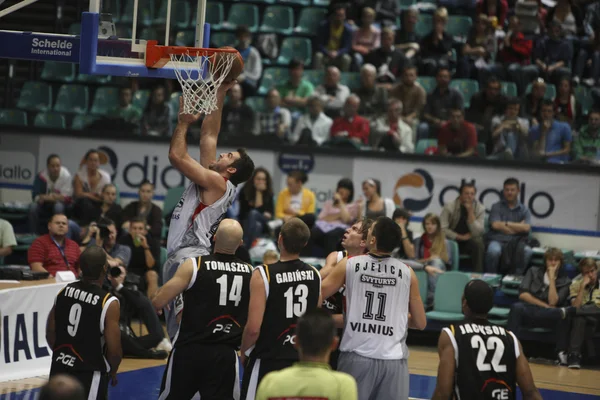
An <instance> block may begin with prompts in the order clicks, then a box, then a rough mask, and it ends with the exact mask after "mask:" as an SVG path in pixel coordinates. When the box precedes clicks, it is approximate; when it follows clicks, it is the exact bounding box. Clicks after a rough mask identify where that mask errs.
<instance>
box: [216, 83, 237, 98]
mask: <svg viewBox="0 0 600 400" xmlns="http://www.w3.org/2000/svg"><path fill="white" fill-rule="evenodd" d="M237 83H238V81H237V80H236V79H234V80H232V81H229V82H223V83H221V86H219V88H218V89H217V94H219V95H222V96H225V93H227V92H228V91H229V89H231V88H232V87H234V86H235V85H236V84H237Z"/></svg>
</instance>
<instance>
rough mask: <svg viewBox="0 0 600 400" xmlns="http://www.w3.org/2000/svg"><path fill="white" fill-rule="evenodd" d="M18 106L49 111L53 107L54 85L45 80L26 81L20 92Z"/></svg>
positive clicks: (31, 109)
mask: <svg viewBox="0 0 600 400" xmlns="http://www.w3.org/2000/svg"><path fill="white" fill-rule="evenodd" d="M17 108H21V109H23V110H30V111H47V110H50V109H51V108H52V86H50V85H48V84H47V83H45V82H25V84H24V85H23V87H22V88H21V93H20V94H19V101H17Z"/></svg>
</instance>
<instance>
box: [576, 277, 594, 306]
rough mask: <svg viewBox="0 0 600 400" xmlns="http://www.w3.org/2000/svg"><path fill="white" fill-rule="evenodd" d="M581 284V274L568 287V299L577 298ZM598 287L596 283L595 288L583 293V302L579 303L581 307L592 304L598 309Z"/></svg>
mask: <svg viewBox="0 0 600 400" xmlns="http://www.w3.org/2000/svg"><path fill="white" fill-rule="evenodd" d="M582 283H583V276H582V275H581V274H579V275H577V276H576V277H575V278H574V279H573V281H572V282H571V286H570V287H569V299H575V298H577V295H578V294H579V288H580V287H581V284H582ZM599 286H600V285H599V283H598V282H596V286H595V287H593V288H590V289H589V290H587V289H586V291H585V293H584V294H583V301H582V302H581V305H584V304H588V303H593V304H595V305H596V307H600V287H599Z"/></svg>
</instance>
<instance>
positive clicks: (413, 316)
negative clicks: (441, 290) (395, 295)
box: [408, 268, 427, 330]
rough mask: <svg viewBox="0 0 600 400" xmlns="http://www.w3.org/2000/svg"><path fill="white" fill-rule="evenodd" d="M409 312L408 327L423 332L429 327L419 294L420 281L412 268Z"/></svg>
mask: <svg viewBox="0 0 600 400" xmlns="http://www.w3.org/2000/svg"><path fill="white" fill-rule="evenodd" d="M408 311H409V312H410V318H409V319H408V327H409V328H412V329H419V330H423V329H425V327H426V326H427V317H426V316H425V307H424V306H423V300H422V299H421V293H420V292H419V280H418V279H417V275H415V271H413V269H412V268H410V299H409V302H408Z"/></svg>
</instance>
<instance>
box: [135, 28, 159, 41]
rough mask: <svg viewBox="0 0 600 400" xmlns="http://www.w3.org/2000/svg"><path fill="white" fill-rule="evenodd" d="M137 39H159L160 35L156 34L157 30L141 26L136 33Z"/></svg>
mask: <svg viewBox="0 0 600 400" xmlns="http://www.w3.org/2000/svg"><path fill="white" fill-rule="evenodd" d="M138 35H139V37H138V39H144V40H157V41H158V40H160V39H161V37H160V36H159V35H158V31H157V30H156V29H154V28H152V27H146V28H143V29H142V31H141V32H140V33H138Z"/></svg>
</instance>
